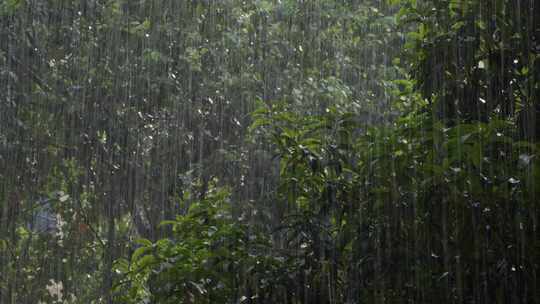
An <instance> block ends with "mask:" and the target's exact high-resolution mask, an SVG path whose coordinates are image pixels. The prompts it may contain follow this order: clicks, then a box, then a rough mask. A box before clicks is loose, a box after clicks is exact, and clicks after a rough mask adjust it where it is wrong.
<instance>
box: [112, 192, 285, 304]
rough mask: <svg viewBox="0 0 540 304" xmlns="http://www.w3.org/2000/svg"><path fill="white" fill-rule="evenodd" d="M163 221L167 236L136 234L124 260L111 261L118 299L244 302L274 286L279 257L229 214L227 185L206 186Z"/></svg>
mask: <svg viewBox="0 0 540 304" xmlns="http://www.w3.org/2000/svg"><path fill="white" fill-rule="evenodd" d="M162 225H166V226H169V227H170V228H171V229H172V236H171V238H167V239H161V240H159V241H157V242H155V243H152V242H151V241H149V240H147V239H140V240H138V241H137V243H138V244H139V245H140V246H139V247H138V248H137V249H136V250H135V251H134V252H133V255H132V257H131V259H130V260H129V261H128V260H119V261H117V262H116V269H117V271H118V272H120V273H121V274H122V275H123V277H122V281H120V282H119V284H118V286H117V287H116V288H117V290H118V292H119V300H120V301H121V302H122V303H143V302H147V301H151V302H157V303H178V302H180V303H237V301H239V302H242V303H243V302H245V301H251V299H256V298H259V297H262V296H263V294H264V292H265V289H269V288H277V286H275V285H273V284H272V282H273V281H275V280H276V278H278V277H279V274H278V272H277V271H275V270H276V269H277V268H278V267H280V262H279V260H278V259H275V258H273V257H272V255H271V254H270V253H269V249H270V248H269V247H268V246H269V243H268V241H267V240H266V239H265V238H264V237H263V236H262V235H261V234H259V233H257V232H256V231H253V230H252V229H249V227H248V226H247V225H246V224H244V223H242V222H239V221H238V220H236V219H234V218H233V217H232V215H231V211H230V201H229V194H228V192H227V191H226V190H224V189H215V188H211V189H209V192H208V196H207V197H205V198H204V199H202V200H200V201H197V202H194V203H192V204H191V205H190V206H189V209H188V211H187V213H186V214H185V215H179V216H177V218H176V219H175V220H171V221H166V222H163V223H162ZM272 268H274V271H272ZM271 271H272V272H271ZM248 276H249V277H250V279H251V280H257V281H256V282H254V283H255V285H254V286H252V287H256V291H254V294H252V295H250V292H251V291H250V290H248V289H244V288H246V287H245V284H246V282H248V278H247V277H248ZM125 286H128V292H127V293H124V292H122V291H123V290H124V288H125ZM243 286H244V287H243ZM250 287H251V286H250ZM248 297H249V298H248ZM233 300H234V301H233Z"/></svg>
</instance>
